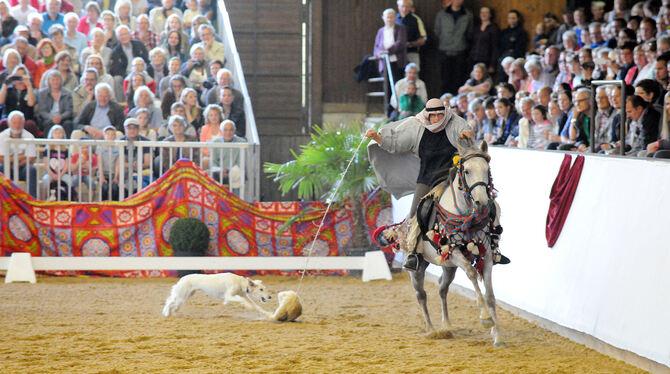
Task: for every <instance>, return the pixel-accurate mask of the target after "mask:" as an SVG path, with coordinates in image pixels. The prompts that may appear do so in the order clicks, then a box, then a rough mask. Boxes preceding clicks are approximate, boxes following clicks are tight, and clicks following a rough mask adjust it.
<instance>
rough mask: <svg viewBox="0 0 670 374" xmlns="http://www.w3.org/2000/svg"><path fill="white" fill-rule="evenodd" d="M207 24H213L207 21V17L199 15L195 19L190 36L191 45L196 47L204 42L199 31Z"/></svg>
mask: <svg viewBox="0 0 670 374" xmlns="http://www.w3.org/2000/svg"><path fill="white" fill-rule="evenodd" d="M198 1H200V0H198ZM205 24H208V25H211V22H210V21H209V20H208V19H207V17H205V16H203V15H199V16H195V17H194V18H193V22H192V23H191V33H190V35H189V37H190V39H189V44H191V45H194V44H197V43H200V42H201V41H202V40H200V34H199V33H198V30H199V29H200V25H205ZM214 39H217V36H215V37H214ZM217 40H218V39H217Z"/></svg>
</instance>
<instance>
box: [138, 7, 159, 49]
mask: <svg viewBox="0 0 670 374" xmlns="http://www.w3.org/2000/svg"><path fill="white" fill-rule="evenodd" d="M150 26H151V24H150V23H149V17H148V16H147V15H146V14H140V15H139V16H137V29H135V31H133V35H132V36H133V39H135V40H138V41H139V42H140V43H142V44H144V45H145V46H146V47H147V49H154V48H156V47H158V46H160V42H161V39H160V37H159V36H158V34H157V33H155V32H153V31H151V28H150Z"/></svg>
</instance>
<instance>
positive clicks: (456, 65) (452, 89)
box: [435, 0, 473, 94]
mask: <svg viewBox="0 0 670 374" xmlns="http://www.w3.org/2000/svg"><path fill="white" fill-rule="evenodd" d="M463 1H464V0H443V1H442V5H443V6H444V7H445V8H444V9H443V10H441V11H439V12H438V13H437V16H436V17H435V33H436V34H437V38H438V49H439V50H440V65H441V70H442V92H443V93H446V92H449V93H452V94H456V93H458V87H460V86H461V85H462V84H463V82H465V78H466V65H467V64H465V63H464V61H465V60H466V58H467V53H466V51H467V48H468V37H469V35H472V27H473V17H472V13H471V12H470V11H469V10H467V9H465V8H463Z"/></svg>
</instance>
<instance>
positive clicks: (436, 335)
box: [426, 330, 454, 340]
mask: <svg viewBox="0 0 670 374" xmlns="http://www.w3.org/2000/svg"><path fill="white" fill-rule="evenodd" d="M426 337H427V338H428V339H435V340H437V339H452V338H453V337H454V334H453V333H452V332H451V331H449V330H440V331H433V332H431V333H429V334H426Z"/></svg>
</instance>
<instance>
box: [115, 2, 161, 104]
mask: <svg viewBox="0 0 670 374" xmlns="http://www.w3.org/2000/svg"><path fill="white" fill-rule="evenodd" d="M164 1H172V0H164ZM116 38H117V39H118V40H119V45H117V46H116V47H115V48H114V49H113V50H112V58H111V63H110V67H109V74H111V75H112V77H114V82H115V84H116V86H115V89H116V90H121V92H123V91H122V85H123V78H124V77H125V76H126V75H128V74H129V73H130V72H131V71H132V70H133V66H132V64H131V62H132V60H133V59H134V58H135V57H140V58H142V60H144V61H148V60H149V55H148V52H147V49H146V48H145V47H144V44H142V42H140V41H138V40H132V39H131V36H130V29H128V26H126V25H121V26H118V27H117V28H116ZM117 97H118V91H117Z"/></svg>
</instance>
